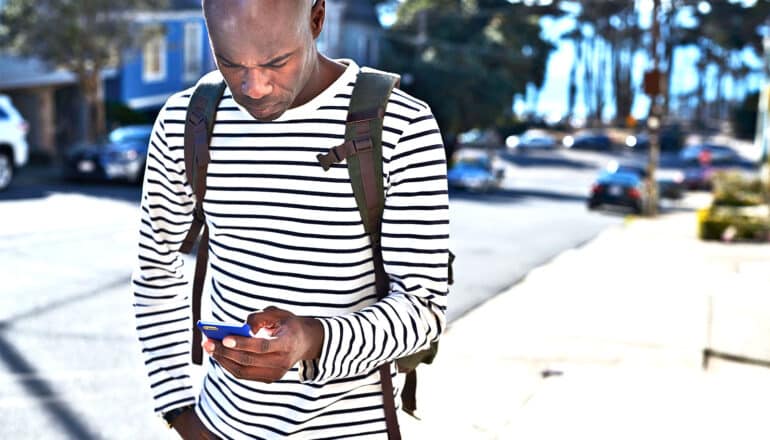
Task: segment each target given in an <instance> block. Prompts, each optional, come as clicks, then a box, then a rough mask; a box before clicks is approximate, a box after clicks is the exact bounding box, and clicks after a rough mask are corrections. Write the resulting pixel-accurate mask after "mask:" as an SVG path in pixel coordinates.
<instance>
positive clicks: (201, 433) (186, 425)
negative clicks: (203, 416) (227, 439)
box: [171, 408, 219, 440]
mask: <svg viewBox="0 0 770 440" xmlns="http://www.w3.org/2000/svg"><path fill="white" fill-rule="evenodd" d="M171 427H172V428H174V430H175V431H176V432H177V434H179V436H180V437H182V438H183V439H184V440H218V439H219V437H217V436H216V435H215V434H214V433H213V432H211V431H209V430H208V428H206V425H204V424H203V422H201V420H200V419H199V418H198V414H196V413H195V410H193V409H192V408H190V409H188V410H187V411H185V412H183V413H181V414H179V415H178V416H176V418H175V419H174V421H173V423H171Z"/></svg>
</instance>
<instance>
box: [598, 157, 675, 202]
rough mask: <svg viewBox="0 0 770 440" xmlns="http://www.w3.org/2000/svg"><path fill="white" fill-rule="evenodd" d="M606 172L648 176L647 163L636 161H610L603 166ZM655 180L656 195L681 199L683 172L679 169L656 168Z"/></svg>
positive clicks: (642, 177) (644, 177)
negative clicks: (656, 186)
mask: <svg viewBox="0 0 770 440" xmlns="http://www.w3.org/2000/svg"><path fill="white" fill-rule="evenodd" d="M604 172H606V173H633V174H637V175H638V176H639V177H640V178H641V179H642V180H644V179H646V178H647V176H648V172H647V165H646V164H641V163H636V162H625V163H618V162H617V161H610V162H609V164H607V167H606V168H605V171H604ZM655 181H656V182H657V183H658V196H659V197H660V198H663V199H681V198H682V197H683V196H684V192H685V189H686V188H685V184H684V173H682V172H681V171H679V170H671V169H657V170H656V171H655Z"/></svg>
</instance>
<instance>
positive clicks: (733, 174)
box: [713, 171, 764, 206]
mask: <svg viewBox="0 0 770 440" xmlns="http://www.w3.org/2000/svg"><path fill="white" fill-rule="evenodd" d="M713 183H714V201H713V204H714V206H757V205H761V204H762V203H763V202H764V200H763V195H762V182H761V181H760V180H759V179H748V178H746V177H744V176H743V175H742V174H741V173H740V172H737V171H723V172H718V173H716V174H715V175H714V180H713Z"/></svg>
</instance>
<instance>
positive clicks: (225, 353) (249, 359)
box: [211, 343, 291, 370]
mask: <svg viewBox="0 0 770 440" xmlns="http://www.w3.org/2000/svg"><path fill="white" fill-rule="evenodd" d="M211 355H212V356H213V357H214V359H217V360H218V359H228V360H230V361H232V362H235V363H237V364H240V365H243V366H245V367H268V368H279V369H287V370H288V369H289V368H291V365H289V360H288V357H287V356H286V355H285V354H283V353H267V354H261V353H254V352H251V351H244V350H234V349H230V348H227V347H225V346H224V345H222V344H219V343H217V344H215V348H214V351H213V352H212V353H211Z"/></svg>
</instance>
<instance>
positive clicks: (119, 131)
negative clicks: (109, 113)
mask: <svg viewBox="0 0 770 440" xmlns="http://www.w3.org/2000/svg"><path fill="white" fill-rule="evenodd" d="M150 133H152V126H149V125H148V126H144V125H142V126H128V127H121V128H116V129H115V130H113V131H111V132H110V142H114V143H119V142H135V141H145V140H147V138H149V137H150Z"/></svg>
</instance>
